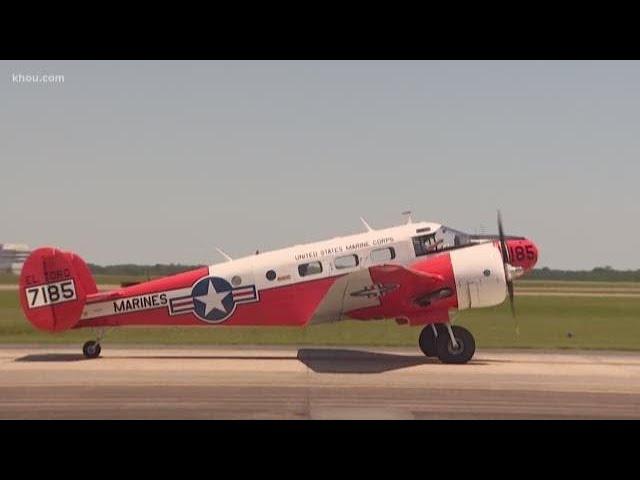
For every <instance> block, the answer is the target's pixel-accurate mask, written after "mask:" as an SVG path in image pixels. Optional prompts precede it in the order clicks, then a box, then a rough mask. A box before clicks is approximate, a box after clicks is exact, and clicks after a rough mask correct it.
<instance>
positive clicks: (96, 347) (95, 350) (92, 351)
mask: <svg viewBox="0 0 640 480" xmlns="http://www.w3.org/2000/svg"><path fill="white" fill-rule="evenodd" d="M101 350H102V348H100V344H99V343H98V342H95V341H93V340H89V341H88V342H86V343H85V344H84V345H83V346H82V353H83V354H84V356H85V357H87V358H98V357H99V356H100V351H101Z"/></svg>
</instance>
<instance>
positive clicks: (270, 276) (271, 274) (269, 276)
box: [265, 270, 276, 281]
mask: <svg viewBox="0 0 640 480" xmlns="http://www.w3.org/2000/svg"><path fill="white" fill-rule="evenodd" d="M265 276H266V277H267V280H269V281H271V280H275V279H276V272H275V271H273V270H269V271H268V272H267V273H266V274H265Z"/></svg>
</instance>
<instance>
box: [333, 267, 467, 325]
mask: <svg viewBox="0 0 640 480" xmlns="http://www.w3.org/2000/svg"><path fill="white" fill-rule="evenodd" d="M362 272H366V273H367V275H363V273H362ZM367 277H368V279H367ZM367 280H368V281H367ZM454 298H455V285H454V284H453V277H452V276H450V275H445V274H441V273H430V272H424V271H418V270H414V269H411V268H406V267H403V266H401V265H379V266H375V267H370V268H369V269H368V270H364V271H361V272H354V273H353V274H351V278H349V279H348V285H347V288H346V289H345V294H344V300H343V312H344V314H345V315H347V316H349V317H352V318H357V319H363V320H364V319H371V318H407V319H409V321H410V322H411V323H426V322H428V321H434V320H435V319H436V318H437V321H442V318H443V314H447V312H448V310H449V308H453V307H454V305H453V299H454ZM365 299H366V303H367V304H366V305H365V304H363V302H362V301H360V302H358V300H365Z"/></svg>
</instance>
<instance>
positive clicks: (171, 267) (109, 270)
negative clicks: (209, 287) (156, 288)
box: [89, 263, 203, 277]
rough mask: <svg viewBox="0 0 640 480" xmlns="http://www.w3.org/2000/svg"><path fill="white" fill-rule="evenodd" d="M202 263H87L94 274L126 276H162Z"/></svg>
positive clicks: (192, 267)
mask: <svg viewBox="0 0 640 480" xmlns="http://www.w3.org/2000/svg"><path fill="white" fill-rule="evenodd" d="M202 266H203V265H180V264H176V263H170V264H168V265H167V264H161V263H156V264H155V265H134V264H130V263H127V264H123V265H107V266H101V265H95V264H93V263H90V264H89V270H91V273H93V274H95V275H120V276H122V275H127V276H135V277H164V276H166V275H175V274H176V273H182V272H186V271H189V270H194V269H196V268H200V267H202Z"/></svg>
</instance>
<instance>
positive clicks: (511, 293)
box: [498, 210, 520, 335]
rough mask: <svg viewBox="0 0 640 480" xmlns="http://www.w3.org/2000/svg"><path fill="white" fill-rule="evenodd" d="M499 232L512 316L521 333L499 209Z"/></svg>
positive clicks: (517, 331)
mask: <svg viewBox="0 0 640 480" xmlns="http://www.w3.org/2000/svg"><path fill="white" fill-rule="evenodd" d="M498 234H499V236H500V251H501V253H502V265H503V267H504V279H505V282H506V283H507V292H508V293H509V306H510V307H511V316H512V317H513V318H514V320H515V321H516V334H517V335H520V325H519V324H518V317H517V316H516V307H515V303H514V288H513V275H512V273H511V270H512V268H511V265H510V264H509V250H507V242H506V241H505V238H504V229H503V227H502V214H501V213H500V210H498Z"/></svg>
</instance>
